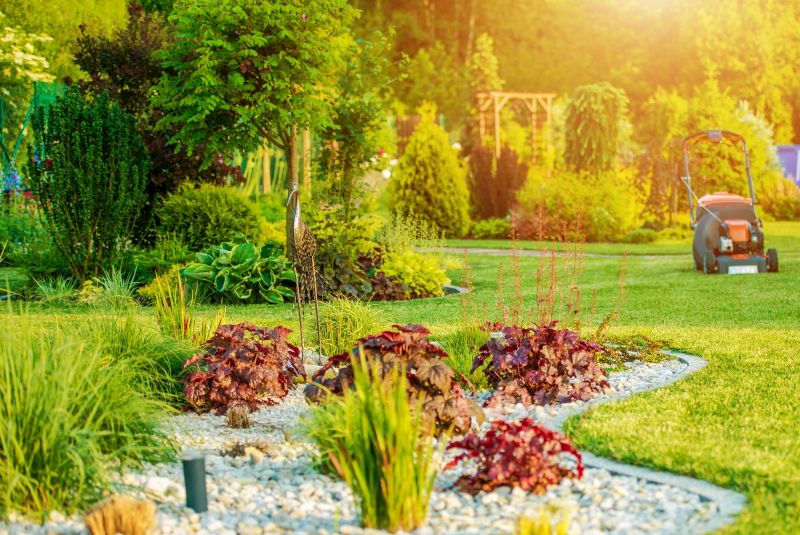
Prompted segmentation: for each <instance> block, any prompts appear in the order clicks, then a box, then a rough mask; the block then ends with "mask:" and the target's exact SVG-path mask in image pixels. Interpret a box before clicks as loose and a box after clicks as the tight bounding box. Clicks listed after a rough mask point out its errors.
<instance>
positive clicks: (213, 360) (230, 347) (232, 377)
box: [183, 323, 306, 414]
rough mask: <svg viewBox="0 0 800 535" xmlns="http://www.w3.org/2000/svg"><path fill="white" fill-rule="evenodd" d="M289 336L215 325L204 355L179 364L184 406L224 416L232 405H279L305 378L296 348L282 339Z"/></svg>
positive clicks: (274, 331)
mask: <svg viewBox="0 0 800 535" xmlns="http://www.w3.org/2000/svg"><path fill="white" fill-rule="evenodd" d="M290 332H291V331H290V330H289V329H286V328H284V327H275V328H274V329H270V328H258V327H256V326H255V325H252V324H250V323H238V324H236V325H220V326H219V328H217V330H216V332H215V333H214V336H213V337H212V338H211V339H210V340H209V341H208V342H207V345H208V346H209V350H208V352H207V353H198V354H197V355H194V356H193V357H191V358H190V359H188V360H187V361H186V362H185V363H184V364H183V368H184V370H188V372H189V373H188V374H187V375H186V376H185V378H184V381H185V383H186V387H185V388H184V391H183V392H184V395H185V396H186V400H187V401H188V402H189V406H190V407H191V408H192V409H194V410H196V411H208V410H212V409H214V410H216V411H217V413H218V414H225V413H226V412H227V411H228V409H229V408H231V407H232V406H234V405H246V406H247V407H248V408H249V409H250V410H251V411H255V410H258V408H259V407H261V406H262V405H274V404H276V403H278V402H279V401H280V400H281V399H282V398H284V397H285V396H286V394H288V393H289V389H291V388H294V379H295V378H302V379H305V378H306V372H305V369H304V368H303V361H302V359H301V357H300V349H299V348H298V347H297V346H294V345H292V344H290V343H289V342H288V341H287V337H288V335H289V333H290Z"/></svg>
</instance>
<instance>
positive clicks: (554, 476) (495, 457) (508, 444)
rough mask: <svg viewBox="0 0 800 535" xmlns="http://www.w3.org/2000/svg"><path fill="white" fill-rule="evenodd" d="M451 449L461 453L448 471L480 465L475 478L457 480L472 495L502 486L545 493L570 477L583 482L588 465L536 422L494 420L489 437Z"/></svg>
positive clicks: (463, 441)
mask: <svg viewBox="0 0 800 535" xmlns="http://www.w3.org/2000/svg"><path fill="white" fill-rule="evenodd" d="M447 449H448V450H453V449H456V450H461V453H459V454H458V455H457V456H456V457H455V458H454V459H453V460H452V461H450V462H449V463H448V464H447V466H446V467H445V469H446V470H448V469H451V468H453V467H455V466H457V465H458V464H459V463H461V462H462V461H473V462H474V463H476V464H477V467H476V471H475V473H472V474H469V473H468V474H464V475H462V476H461V477H459V478H458V480H456V486H458V487H459V488H460V489H461V490H463V491H464V492H469V493H471V494H477V493H478V492H481V491H484V492H491V491H493V490H495V489H496V488H498V487H519V488H521V489H522V490H526V491H528V492H534V493H537V494H543V493H544V492H545V491H546V490H547V487H549V486H551V485H556V484H558V483H559V482H560V481H561V480H562V479H564V478H565V477H568V478H578V479H580V478H581V477H583V460H582V458H581V454H580V453H578V451H577V450H576V449H575V447H574V446H573V445H572V442H570V440H569V439H568V438H567V437H565V436H563V435H560V434H559V433H556V432H555V431H552V430H550V429H547V428H546V427H542V426H540V425H536V424H535V423H534V422H533V420H531V419H530V418H524V419H522V420H518V421H516V422H506V421H503V420H497V421H494V422H492V424H491V427H490V428H489V430H488V431H486V433H485V434H484V435H483V436H479V435H477V434H475V433H470V434H468V435H467V436H465V437H464V438H462V439H461V440H457V441H455V442H451V443H450V444H448V446H447ZM570 456H571V457H573V459H569V457H570Z"/></svg>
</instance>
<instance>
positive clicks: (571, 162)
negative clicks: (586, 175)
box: [564, 82, 628, 174]
mask: <svg viewBox="0 0 800 535" xmlns="http://www.w3.org/2000/svg"><path fill="white" fill-rule="evenodd" d="M627 107H628V99H627V97H626V96H625V93H624V92H623V91H622V90H621V89H617V88H616V87H614V86H612V85H611V84H609V83H606V82H603V83H601V84H593V85H584V86H581V87H579V88H577V89H576V90H575V92H574V93H573V94H572V97H571V98H570V101H569V104H567V118H566V125H565V131H566V133H565V137H566V148H565V152H564V160H565V161H566V164H567V166H568V167H569V168H570V169H571V170H572V171H588V172H590V173H593V174H598V173H602V172H603V171H608V170H610V169H612V168H613V167H614V164H615V162H616V159H617V152H618V150H619V146H620V140H621V129H620V125H621V123H622V121H623V119H624V117H625V114H626V111H627Z"/></svg>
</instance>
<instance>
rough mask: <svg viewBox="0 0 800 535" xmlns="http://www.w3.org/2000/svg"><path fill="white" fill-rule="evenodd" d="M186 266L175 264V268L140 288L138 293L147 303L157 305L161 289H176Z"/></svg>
mask: <svg viewBox="0 0 800 535" xmlns="http://www.w3.org/2000/svg"><path fill="white" fill-rule="evenodd" d="M184 267H185V266H184V265H183V264H175V265H174V266H172V267H170V268H169V270H168V271H165V272H163V273H161V274H159V275H156V277H155V278H154V279H153V280H151V281H150V282H148V283H147V284H145V285H142V286H140V287H139V289H138V290H137V291H136V293H137V294H138V295H139V297H141V298H142V299H143V300H144V301H145V302H146V303H148V304H153V303H155V301H156V299H157V298H158V296H159V295H160V293H161V291H160V289H159V288H160V287H173V288H174V287H176V285H177V284H178V282H177V281H178V278H179V277H180V274H181V270H182V269H183V268H184Z"/></svg>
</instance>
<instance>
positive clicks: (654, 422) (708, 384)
mask: <svg viewBox="0 0 800 535" xmlns="http://www.w3.org/2000/svg"><path fill="white" fill-rule="evenodd" d="M767 240H768V243H771V244H774V245H775V246H777V247H778V248H779V250H780V254H781V272H780V273H777V274H766V275H744V276H705V275H702V274H699V273H697V272H695V271H694V270H693V269H692V261H691V257H690V256H688V255H683V256H662V257H653V256H646V255H650V254H653V251H654V249H653V248H654V247H656V245H643V246H635V245H626V246H624V248H625V249H627V251H628V252H629V254H630V255H631V256H630V257H629V258H628V259H627V260H626V277H625V292H624V293H625V303H624V306H623V307H622V308H621V310H620V313H619V316H618V317H617V319H616V320H615V321H614V323H613V325H612V332H613V333H616V334H626V333H644V334H648V335H651V336H653V337H657V338H662V339H666V340H669V342H670V346H671V347H673V348H676V349H680V350H685V351H688V352H691V353H695V354H698V355H701V356H703V357H704V358H706V359H707V360H708V361H709V365H708V366H707V367H706V368H705V369H703V370H702V371H700V372H698V373H696V374H694V375H693V376H691V377H689V378H687V379H685V380H683V381H681V382H679V383H678V384H675V385H673V386H671V387H669V388H665V389H661V390H658V391H656V392H651V393H647V394H642V395H638V396H635V397H634V398H632V399H630V400H628V401H625V402H621V403H617V404H612V405H609V406H604V407H601V408H599V409H597V410H593V411H591V412H590V413H588V414H587V415H585V416H583V417H581V418H580V419H578V420H573V421H571V422H570V425H569V432H570V434H571V435H572V436H573V437H574V438H575V440H576V441H577V442H578V444H579V445H580V446H581V447H583V448H587V449H589V450H591V451H594V452H597V453H600V454H602V455H605V456H609V457H613V458H617V459H621V460H623V461H625V462H629V463H633V464H640V465H646V466H651V467H655V468H659V469H665V470H670V471H673V472H679V473H683V474H687V475H691V476H694V477H699V478H702V479H706V480H709V481H712V482H714V483H717V484H720V485H722V486H725V487H729V488H733V489H736V490H739V491H741V492H743V493H744V494H746V495H747V497H748V500H749V505H748V508H747V510H746V512H745V513H744V514H742V515H741V517H740V518H739V520H738V521H737V523H736V524H735V525H734V526H733V528H732V529H731V530H730V531H731V532H732V533H747V534H750V533H800V299H798V297H800V224H797V223H779V224H776V223H773V224H768V225H767ZM487 245H488V246H491V247H497V246H498V244H494V243H491V244H487ZM499 245H502V244H499ZM482 246H484V245H482ZM609 247H610V246H609ZM614 247H622V246H614ZM587 250H589V247H587ZM688 250H689V246H688V245H687V244H686V243H684V244H681V246H680V247H675V248H674V249H673V250H672V252H673V253H686V252H687V251H688ZM643 251H646V252H643ZM603 252H609V251H603ZM454 258H460V257H454ZM519 261H520V268H521V269H520V271H521V272H522V274H523V278H524V280H523V292H524V295H525V302H526V306H530V305H531V304H532V303H534V302H535V272H536V269H537V266H538V265H539V259H537V258H534V257H523V258H520V260H519ZM620 263H621V259H620V258H603V257H587V258H585V259H584V271H583V276H582V278H581V288H582V294H583V295H584V297H585V298H586V301H587V302H588V301H589V298H588V296H590V295H591V294H592V293H593V292H596V295H597V307H596V308H597V311H596V313H595V323H597V322H598V321H599V319H600V318H601V317H602V316H603V315H605V314H606V313H608V312H609V311H611V310H613V309H614V307H615V303H616V301H617V297H618V287H619V284H618V273H619V269H620ZM469 264H470V271H471V277H472V279H473V281H474V282H473V284H474V290H475V291H474V301H475V302H476V303H477V308H478V309H479V310H482V309H485V310H486V312H487V314H488V317H489V319H499V318H498V317H497V309H496V306H495V305H496V302H497V300H498V291H497V286H498V267H499V265H500V264H503V265H504V267H503V273H505V274H506V275H505V276H504V279H505V280H504V282H505V286H506V294H507V296H506V297H505V298H504V299H503V300H504V301H506V302H510V300H511V298H512V295H511V294H512V293H513V284H512V282H513V281H512V280H511V278H510V277H509V276H508V274H509V273H511V272H512V265H511V259H510V258H507V257H490V256H471V257H469ZM451 277H452V278H453V281H454V282H456V283H458V282H459V280H460V278H461V271H460V270H454V271H452V272H451ZM376 306H377V307H378V308H379V309H380V310H381V311H382V312H383V313H384V315H385V319H386V323H387V325H388V324H390V323H392V322H417V323H424V324H426V325H429V326H430V327H431V329H432V331H433V334H434V336H441V335H443V334H445V333H447V332H448V331H450V330H452V329H455V328H457V327H458V323H459V321H460V318H461V310H462V300H461V298H459V297H458V296H450V297H444V298H436V299H426V300H420V301H416V302H400V303H379V304H377V305H376ZM587 308H588V307H587ZM213 310H214V309H212V308H211V307H204V308H203V310H202V313H203V314H204V315H211V314H212V313H213ZM135 313H136V314H139V315H141V316H142V318H143V319H146V320H147V321H150V322H151V323H152V322H153V314H152V310H151V309H147V308H144V307H142V308H139V309H137V311H136V312H135ZM91 314H95V312H91V311H87V310H80V309H74V310H70V311H63V314H62V313H61V312H60V311H56V310H53V309H42V308H39V307H37V306H35V305H34V306H32V307H31V308H30V316H29V317H28V319H30V320H33V321H39V322H40V323H42V324H52V323H54V322H56V321H60V320H63V319H66V318H65V316H69V317H70V319H72V320H74V321H86V320H89V319H90V318H89V317H88V316H89V315H91ZM227 314H228V319H229V320H233V321H245V320H246V321H250V322H254V323H258V324H269V325H274V324H282V325H286V326H288V327H291V328H296V326H297V322H296V320H295V319H294V315H293V312H292V309H291V307H290V306H289V305H284V306H234V307H228V308H227ZM588 316H589V312H588V311H586V313H585V315H584V317H585V318H588ZM7 319H9V320H10V319H11V318H7ZM295 335H296V333H295Z"/></svg>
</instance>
